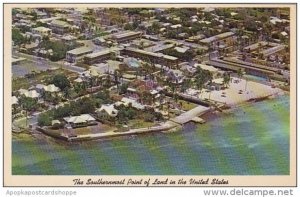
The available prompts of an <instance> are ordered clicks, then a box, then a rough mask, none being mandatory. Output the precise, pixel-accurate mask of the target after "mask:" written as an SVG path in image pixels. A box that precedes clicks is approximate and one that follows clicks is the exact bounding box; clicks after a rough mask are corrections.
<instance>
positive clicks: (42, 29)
mask: <svg viewBox="0 0 300 197" xmlns="http://www.w3.org/2000/svg"><path fill="white" fill-rule="evenodd" d="M32 33H33V34H38V35H40V36H42V37H43V36H50V35H51V33H52V30H51V29H49V28H46V27H42V26H41V27H36V28H33V29H32Z"/></svg>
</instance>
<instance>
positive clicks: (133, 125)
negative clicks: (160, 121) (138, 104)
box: [128, 119, 155, 129]
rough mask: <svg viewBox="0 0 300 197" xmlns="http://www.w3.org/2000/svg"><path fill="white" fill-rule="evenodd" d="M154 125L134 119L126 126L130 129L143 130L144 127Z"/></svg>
mask: <svg viewBox="0 0 300 197" xmlns="http://www.w3.org/2000/svg"><path fill="white" fill-rule="evenodd" d="M154 125H155V123H154V122H146V121H144V120H143V119H134V120H130V121H129V122H128V126H130V128H134V129H135V128H145V127H152V126H154Z"/></svg>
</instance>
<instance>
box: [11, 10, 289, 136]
mask: <svg viewBox="0 0 300 197" xmlns="http://www.w3.org/2000/svg"><path fill="white" fill-rule="evenodd" d="M289 40H290V14H289V9H288V8H227V7H226V8H219V7H216V8H213V7H205V8H200V7H199V8H130V7H129V8H128V7H127V8H125V7H124V8H101V7H93V8H91V7H87V8H80V9H79V8H13V10H12V57H11V64H12V95H11V98H12V99H11V106H12V118H13V120H12V130H13V131H14V132H17V133H18V132H22V131H24V130H28V129H29V130H30V131H31V132H41V133H43V134H46V135H49V136H52V137H55V138H59V139H64V140H67V141H72V140H84V139H94V138H95V139H98V138H102V137H103V138H104V137H112V136H120V135H133V134H139V133H145V132H156V131H164V132H165V131H172V130H176V129H177V128H181V127H182V126H183V125H184V124H186V123H188V122H194V123H197V124H200V123H201V124H203V123H205V122H206V120H205V119H203V118H202V117H201V116H202V115H204V114H206V113H209V112H212V111H218V112H222V111H223V110H226V109H229V108H232V107H234V106H237V105H239V104H241V103H244V102H248V101H254V100H259V99H264V98H268V97H270V96H274V95H280V94H284V93H285V92H289V90H290V42H289Z"/></svg>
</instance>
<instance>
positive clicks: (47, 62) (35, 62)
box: [13, 53, 85, 73]
mask: <svg viewBox="0 0 300 197" xmlns="http://www.w3.org/2000/svg"><path fill="white" fill-rule="evenodd" d="M13 55H14V56H17V57H23V58H26V59H27V61H30V62H32V63H33V64H32V66H36V67H40V66H45V65H47V67H48V68H62V69H65V70H69V71H71V72H76V73H81V72H83V71H85V69H84V68H81V67H78V66H74V65H66V64H65V62H64V61H58V62H52V61H50V60H48V59H45V58H42V57H36V56H33V55H28V54H24V53H14V54H13Z"/></svg>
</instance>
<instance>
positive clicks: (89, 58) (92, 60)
mask: <svg viewBox="0 0 300 197" xmlns="http://www.w3.org/2000/svg"><path fill="white" fill-rule="evenodd" d="M112 53H113V52H112V51H111V50H109V49H108V50H104V51H99V52H96V53H90V54H88V55H86V56H85V57H84V62H85V63H86V64H89V65H91V64H96V63H100V62H103V61H104V60H108V59H109V58H110V57H111V54H112Z"/></svg>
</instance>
